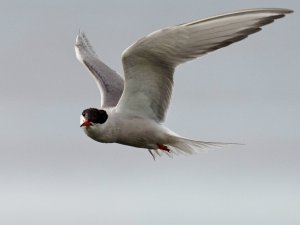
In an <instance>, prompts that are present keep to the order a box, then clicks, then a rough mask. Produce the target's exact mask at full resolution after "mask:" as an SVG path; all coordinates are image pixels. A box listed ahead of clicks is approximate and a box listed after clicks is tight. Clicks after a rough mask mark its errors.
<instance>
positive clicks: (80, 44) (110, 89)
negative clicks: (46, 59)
mask: <svg viewBox="0 0 300 225" xmlns="http://www.w3.org/2000/svg"><path fill="white" fill-rule="evenodd" d="M75 52H76V57H77V59H78V60H79V61H80V62H81V63H83V64H84V65H85V66H86V67H87V69H88V70H89V71H90V72H91V74H92V75H93V77H94V78H95V80H96V83H97V86H98V88H99V90H100V94H101V108H104V107H114V106H116V105H117V103H118V101H119V99H120V97H121V95H122V93H123V89H124V80H123V78H122V77H121V76H120V75H119V74H118V73H117V72H115V71H114V70H112V69H110V68H109V67H108V66H107V65H105V64H104V63H103V62H101V61H100V60H99V58H98V56H97V55H96V53H95V52H94V50H93V49H92V46H91V45H90V43H89V41H88V39H87V38H86V36H85V34H84V33H82V32H80V33H79V34H78V35H77V38H76V44H75Z"/></svg>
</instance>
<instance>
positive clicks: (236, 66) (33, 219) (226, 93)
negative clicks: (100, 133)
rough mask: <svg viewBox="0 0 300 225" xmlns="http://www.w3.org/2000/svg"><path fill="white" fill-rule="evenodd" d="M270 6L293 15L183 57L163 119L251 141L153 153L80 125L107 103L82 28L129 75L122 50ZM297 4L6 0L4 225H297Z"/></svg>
mask: <svg viewBox="0 0 300 225" xmlns="http://www.w3.org/2000/svg"><path fill="white" fill-rule="evenodd" d="M259 7H282V8H289V9H293V10H294V11H295V12H294V13H293V14H291V15H288V16H287V17H285V18H283V19H280V20H277V21H276V22H275V23H273V24H271V25H268V26H266V27H264V29H263V31H261V32H259V33H256V34H254V35H253V36H251V37H249V38H247V39H246V40H243V41H242V42H239V43H236V44H234V45H231V46H229V47H227V48H224V49H221V50H218V51H216V52H213V53H211V54H208V55H206V56H204V57H202V58H200V59H197V60H194V61H192V62H190V63H187V64H185V65H182V66H180V67H179V68H178V70H177V71H176V74H175V88H174V95H173V98H172V102H171V106H170V108H169V111H168V117H167V121H166V124H167V125H168V126H169V127H170V128H171V129H172V130H174V131H175V132H177V133H179V134H181V135H183V136H187V137H190V138H195V139H199V140H204V141H224V142H239V143H244V144H245V145H243V146H228V147H226V148H223V149H220V150H216V151H209V152H208V153H207V154H198V155H192V156H177V157H174V158H173V159H170V158H168V157H162V158H159V159H158V160H156V161H153V160H152V158H151V156H150V155H149V154H148V152H147V151H146V150H143V149H135V148H132V147H127V146H122V145H117V144H102V143H97V142H95V141H93V140H92V139H90V138H88V137H86V136H85V134H84V133H83V132H82V130H81V129H80V128H79V116H80V114H81V112H82V110H83V109H85V108H88V107H91V106H94V107H97V106H99V105H100V102H99V101H100V96H99V93H98V90H97V87H96V85H95V83H94V81H93V79H92V78H91V76H90V75H89V74H88V72H87V70H86V69H85V68H84V67H83V66H82V65H81V64H80V63H79V62H78V61H77V60H76V58H75V53H74V42H75V38H76V35H77V33H78V30H79V29H81V30H83V31H84V32H86V34H87V36H88V38H89V39H90V41H91V43H92V45H93V46H94V49H95V50H96V52H97V53H98V55H99V57H100V58H101V59H102V60H103V61H104V62H105V63H107V64H108V65H110V66H111V67H112V68H114V69H115V70H117V71H119V72H120V73H122V65H121V53H122V51H123V50H124V49H125V48H126V47H128V46H129V45H130V44H132V43H133V42H134V41H136V40H137V39H138V38H141V37H143V36H144V35H147V34H148V33H150V32H152V31H154V30H157V29H160V28H162V27H165V26H170V25H176V24H179V23H183V22H188V21H192V20H195V19H199V18H204V17H207V16H214V15H217V14H220V13H224V12H231V11H235V10H239V9H246V8H259ZM299 12H300V4H299V1H296V0H286V1H282V0H280V1H279V0H259V1H258V0H251V1H250V0H247V1H237V0H226V1H216V0H198V1H195V0H186V1H181V2H179V1H161V0H160V1H147V0H140V1H58V0H52V1H37V0H36V1H34V0H28V1H15V0H12V1H2V2H1V8H0V18H1V20H0V24H1V37H0V40H1V54H0V61H1V76H0V79H1V80H0V100H1V108H0V113H1V128H2V129H1V130H0V137H1V149H0V224H3V225H19V224H22V225H41V224H43V225H62V224H63V225H83V224H90V225H96V224H103V225H104V224H105V225H115V224H131V225H140V224H144V225H148V224H149V225H150V224H157V225H158V224H164V225H165V224H172V225H182V224H191V225H199V224H205V225H219V224H228V225H240V224H243V225H253V224H255V225H282V224H285V225H295V224H300V216H299V212H300V191H299V190H300V175H299V170H300V163H299V160H300V120H299V115H300V101H299V99H300V77H299V74H300V72H299V71H300V70H299V52H300V49H299V48H300V45H299V38H300V29H299V21H300V17H299V14H298V13H299Z"/></svg>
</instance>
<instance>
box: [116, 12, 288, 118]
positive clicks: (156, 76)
mask: <svg viewBox="0 0 300 225" xmlns="http://www.w3.org/2000/svg"><path fill="white" fill-rule="evenodd" d="M291 12H292V11H291V10H288V9H252V10H244V11H238V12H233V13H229V14H224V15H220V16H215V17H211V18H207V19H202V20H197V21H193V22H191V23H185V24H180V25H177V26H173V27H168V28H165V29H161V30H158V31H155V32H153V33H151V34H149V35H147V36H146V37H144V38H142V39H140V40H138V41H137V42H136V43H134V44H133V45H131V46H130V47H128V48H127V49H126V50H125V51H124V52H123V57H122V60H123V67H124V74H125V89H124V94H123V95H122V97H121V99H120V101H119V103H118V105H117V108H118V110H119V111H123V112H127V113H131V114H136V115H139V116H145V117H147V118H150V119H153V120H156V121H158V122H161V121H163V120H164V119H165V114H166V110H167V108H168V105H169V101H170V97H171V94H172V86H173V73H174V69H175V67H176V66H177V65H179V64H181V63H184V62H186V61H189V60H191V59H194V58H196V57H199V56H201V55H204V54H206V53H208V52H211V51H214V50H216V49H219V48H222V47H225V46H228V45H230V44H232V43H234V42H237V41H240V40H242V39H244V38H246V37H247V36H248V35H250V34H253V33H255V32H257V31H260V30H261V26H264V25H266V24H269V23H271V22H273V21H274V20H275V19H278V18H281V17H283V16H284V15H285V14H287V13H291Z"/></svg>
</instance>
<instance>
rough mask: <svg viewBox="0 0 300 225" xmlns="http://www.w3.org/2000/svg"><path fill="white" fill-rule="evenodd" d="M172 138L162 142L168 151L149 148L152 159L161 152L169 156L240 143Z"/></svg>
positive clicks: (160, 154)
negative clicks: (165, 142)
mask: <svg viewBox="0 0 300 225" xmlns="http://www.w3.org/2000/svg"><path fill="white" fill-rule="evenodd" d="M173 138H174V139H173ZM173 138H172V139H173V141H172V144H164V145H166V146H167V147H168V149H169V150H170V151H169V152H168V151H164V150H160V149H149V153H150V154H151V155H152V157H153V159H154V160H155V157H156V156H162V155H163V154H166V155H168V156H169V157H173V155H174V154H175V155H178V154H183V155H191V154H194V153H200V152H207V150H208V149H209V148H220V147H224V146H226V145H241V144H239V143H226V142H208V141H196V140H192V139H187V138H183V137H178V136H177V137H175V136H173Z"/></svg>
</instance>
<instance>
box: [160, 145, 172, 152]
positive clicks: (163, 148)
mask: <svg viewBox="0 0 300 225" xmlns="http://www.w3.org/2000/svg"><path fill="white" fill-rule="evenodd" d="M157 147H158V148H159V149H160V150H163V151H167V152H170V149H168V147H167V146H165V145H162V144H157Z"/></svg>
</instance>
